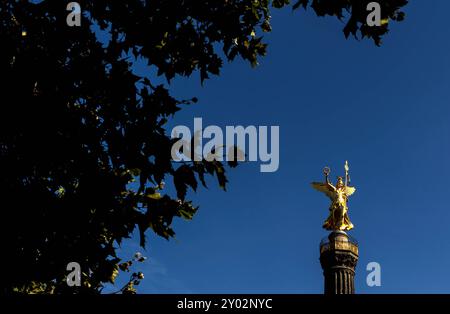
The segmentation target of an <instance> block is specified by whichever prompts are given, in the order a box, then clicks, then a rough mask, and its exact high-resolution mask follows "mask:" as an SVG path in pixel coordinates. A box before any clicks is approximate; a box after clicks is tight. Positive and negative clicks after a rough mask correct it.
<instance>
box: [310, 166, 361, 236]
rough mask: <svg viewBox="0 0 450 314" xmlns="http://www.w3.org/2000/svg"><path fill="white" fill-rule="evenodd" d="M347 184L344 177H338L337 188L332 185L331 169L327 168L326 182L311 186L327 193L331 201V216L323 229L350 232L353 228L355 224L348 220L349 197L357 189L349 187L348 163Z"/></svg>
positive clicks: (325, 173)
mask: <svg viewBox="0 0 450 314" xmlns="http://www.w3.org/2000/svg"><path fill="white" fill-rule="evenodd" d="M344 169H345V182H344V181H343V179H342V177H338V179H337V183H336V186H334V185H333V184H331V183H330V180H329V179H328V175H329V174H330V168H328V167H325V168H324V169H323V174H324V175H325V182H324V183H321V182H313V183H311V185H312V186H313V188H315V189H316V190H318V191H320V192H323V193H325V194H326V195H327V196H328V197H329V198H330V199H331V205H330V215H329V216H328V218H327V220H325V223H324V224H323V227H324V228H325V229H327V230H341V231H345V230H350V229H352V228H353V224H352V223H351V222H350V219H349V218H348V214H347V212H348V206H347V201H348V197H349V196H350V195H352V194H353V193H355V191H356V188H354V187H351V186H348V184H350V176H349V174H348V170H349V167H348V162H347V161H346V162H345V166H344Z"/></svg>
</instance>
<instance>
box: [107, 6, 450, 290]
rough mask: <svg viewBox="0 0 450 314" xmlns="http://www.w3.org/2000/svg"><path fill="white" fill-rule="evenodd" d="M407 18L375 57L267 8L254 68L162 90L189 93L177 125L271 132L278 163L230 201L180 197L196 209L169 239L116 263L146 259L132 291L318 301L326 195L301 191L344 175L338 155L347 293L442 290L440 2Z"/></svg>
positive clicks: (334, 27) (444, 110)
mask: <svg viewBox="0 0 450 314" xmlns="http://www.w3.org/2000/svg"><path fill="white" fill-rule="evenodd" d="M431 3H432V5H431ZM405 11H406V13H407V18H406V20H405V21H404V22H402V23H397V24H393V25H391V31H390V33H389V34H388V35H387V36H385V38H384V44H383V46H382V47H381V48H378V47H376V46H375V45H374V44H373V43H372V42H371V41H368V40H365V41H362V42H357V41H355V40H353V39H349V40H346V39H345V38H344V36H343V34H342V28H343V26H344V25H343V24H342V23H341V22H339V21H337V20H335V19H333V18H318V17H316V16H315V15H314V14H313V13H312V12H311V11H308V12H306V13H305V12H304V11H298V12H295V13H292V12H291V11H290V9H285V10H282V11H273V14H272V15H273V20H272V26H273V32H272V33H271V34H270V35H268V36H267V37H266V38H267V40H266V41H267V42H268V43H269V49H268V56H267V57H265V58H263V59H262V60H261V61H260V66H259V67H258V68H256V69H252V68H251V67H250V66H249V65H248V64H247V63H245V62H242V61H237V62H234V63H231V64H226V65H225V66H224V68H223V70H222V74H221V76H220V77H215V78H213V79H211V80H209V81H207V82H206V83H205V85H204V86H203V87H201V86H200V82H199V80H198V78H197V77H193V78H191V79H183V80H181V79H180V80H176V81H175V82H174V83H173V84H172V87H171V88H172V90H173V92H174V93H175V95H177V96H179V97H181V98H190V97H193V96H197V97H198V98H199V103H197V104H195V105H192V106H189V107H186V108H185V109H184V110H182V111H181V112H180V113H179V114H178V115H177V117H176V120H175V121H174V123H177V124H184V125H187V126H190V127H191V128H193V118H194V117H202V118H203V124H204V125H213V124H214V125H219V126H222V127H225V126H226V125H244V126H247V125H255V126H259V125H268V126H270V125H279V126H280V167H279V170H278V171H277V172H274V173H261V172H259V164H258V163H247V164H243V165H241V166H239V167H238V168H236V169H232V170H230V171H229V172H228V176H229V180H230V183H229V185H228V191H227V192H223V191H221V190H220V189H219V188H218V186H217V184H215V182H214V181H212V180H210V184H209V189H200V190H198V192H197V193H190V197H191V198H192V199H193V200H194V201H195V203H196V204H198V205H200V210H199V211H198V213H197V215H196V216H195V217H194V219H193V220H192V221H190V222H186V221H183V220H177V221H176V222H175V231H176V239H174V240H171V241H169V242H168V241H166V240H164V239H162V238H157V237H156V236H154V235H152V234H150V233H148V248H147V251H143V250H142V249H139V248H138V242H137V238H134V239H131V240H130V241H127V242H125V244H124V245H123V248H122V249H121V254H122V255H123V256H124V257H125V256H130V255H132V254H133V253H134V252H135V251H138V250H139V251H141V252H143V253H144V255H146V256H148V258H149V259H148V260H147V262H146V263H145V264H143V265H141V266H139V270H142V271H143V272H144V273H145V276H146V279H145V280H144V281H143V283H142V284H141V286H140V287H139V292H140V293H322V292H323V276H322V270H321V267H320V263H319V242H320V240H321V239H322V238H323V237H325V236H326V235H327V232H326V231H325V230H323V229H322V228H321V226H322V223H323V221H324V220H325V219H326V217H327V214H328V200H327V198H326V197H324V196H323V195H321V194H320V193H318V192H316V191H314V190H313V189H312V188H311V187H310V182H311V181H317V180H322V178H323V177H322V168H323V167H324V166H326V165H327V166H330V167H331V169H332V178H333V180H334V179H335V176H337V175H342V174H343V164H344V161H345V160H349V163H350V168H351V169H350V171H351V176H352V184H354V185H355V186H356V188H357V191H356V193H355V194H354V195H353V196H352V197H351V199H350V202H349V208H350V211H349V215H350V219H351V220H352V222H353V224H354V225H355V229H354V230H352V231H350V232H349V234H350V235H352V236H353V237H355V238H357V239H358V241H359V246H360V257H359V263H358V267H357V274H356V279H355V285H356V291H357V293H450V284H449V280H450V268H449V265H450V240H449V239H450V228H449V222H450V208H449V205H448V204H449V203H448V197H449V196H450V186H449V184H448V183H447V181H448V177H449V175H450V170H449V167H448V164H447V163H448V160H449V157H450V141H449V134H450V132H449V131H450V130H449V125H450V124H449V121H450V106H449V100H450V95H449V87H450V77H449V74H450V58H449V55H450V27H449V26H448V25H447V24H448V23H447V20H448V14H449V13H450V3H449V2H448V1H444V0H438V1H432V2H429V1H411V3H409V5H408V6H407V7H406V9H405ZM169 131H170V130H169ZM369 262H378V263H380V265H381V284H382V285H381V287H372V288H371V287H368V286H367V285H366V276H367V274H368V271H366V265H367V264H368V263H369ZM123 279H125V278H123ZM119 282H121V281H119ZM109 290H110V289H108V291H109Z"/></svg>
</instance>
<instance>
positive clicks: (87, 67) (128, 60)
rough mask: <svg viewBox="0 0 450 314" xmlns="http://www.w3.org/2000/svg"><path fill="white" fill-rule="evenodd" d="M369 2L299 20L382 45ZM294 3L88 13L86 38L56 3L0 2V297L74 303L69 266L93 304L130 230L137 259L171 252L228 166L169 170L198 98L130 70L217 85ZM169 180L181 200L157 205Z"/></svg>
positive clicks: (395, 10) (174, 1)
mask: <svg viewBox="0 0 450 314" xmlns="http://www.w3.org/2000/svg"><path fill="white" fill-rule="evenodd" d="M366 2H367V1H365V0H364V1H357V0H321V1H319V0H313V1H312V2H311V3H310V2H309V1H307V0H302V1H299V2H297V3H296V4H295V5H294V7H299V6H300V5H303V6H304V7H307V5H308V4H309V5H310V6H311V7H312V8H313V9H314V10H315V12H316V13H317V14H318V15H319V16H323V15H332V16H336V17H338V18H340V19H343V18H344V14H343V12H344V11H347V12H350V13H351V15H350V18H349V21H348V22H347V25H346V27H345V29H344V33H345V35H346V36H348V35H349V34H353V35H356V34H357V32H358V31H359V32H360V33H361V34H362V35H363V36H366V37H370V38H372V39H373V40H374V41H375V43H377V44H379V39H380V36H381V35H383V34H384V33H386V31H387V25H384V26H383V27H381V28H370V29H369V28H367V27H366V26H365V25H364V16H365V14H366V13H364V12H363V9H362V8H363V6H364V4H365V3H366ZM405 3H406V1H404V0H390V1H384V2H383V14H384V15H385V16H386V17H389V18H390V19H392V20H401V19H402V18H403V14H402V13H401V12H399V8H400V7H401V6H403V5H404V4H405ZM288 4H290V1H288V0H284V1H280V0H274V1H269V0H225V1H223V0H204V1H198V0H152V1H142V0H129V1H108V0H95V1H94V0H86V1H83V2H82V10H83V19H82V24H81V27H68V26H67V25H66V15H67V14H68V12H67V11H66V10H65V9H66V8H65V5H66V3H64V1H60V0H47V1H26V0H18V1H2V2H0V42H1V43H2V47H1V51H0V76H1V81H2V85H1V95H2V96H3V98H2V100H3V101H2V106H1V109H0V197H1V200H2V209H3V210H2V213H3V217H2V221H3V227H2V228H0V236H1V238H2V239H4V241H3V246H2V251H3V254H2V255H3V256H4V258H2V259H1V261H0V268H1V269H3V270H4V272H3V275H2V280H1V283H0V289H1V290H0V291H2V292H4V293H11V292H24V293H65V292H68V293H72V292H73V291H74V290H73V288H69V287H67V285H66V284H65V276H66V269H65V267H66V265H67V264H68V263H69V262H71V261H76V262H78V263H80V265H81V266H82V269H83V272H82V282H83V284H82V286H81V287H79V288H78V290H76V291H77V292H85V293H98V292H99V291H101V289H102V287H103V285H104V283H106V282H114V278H115V277H116V276H117V274H118V272H119V270H120V266H119V265H123V263H121V260H120V258H119V257H118V256H117V255H116V248H117V245H120V244H121V242H122V240H123V239H125V238H128V237H129V236H130V234H131V233H132V232H133V230H134V229H135V228H136V227H138V228H139V232H140V236H141V245H142V246H145V244H146V243H145V233H146V232H147V231H148V230H152V231H153V232H155V233H156V234H158V235H160V236H162V237H164V238H166V239H169V238H170V237H173V236H174V234H175V233H174V231H173V230H172V228H171V225H172V221H173V218H174V217H181V218H184V219H191V218H192V217H193V215H194V214H195V212H196V210H197V208H196V207H195V206H193V204H192V203H191V202H190V201H188V200H186V194H187V191H188V189H192V190H196V189H197V187H198V186H197V185H198V184H197V181H198V180H199V181H200V182H201V183H202V185H204V186H205V185H206V183H205V175H212V176H216V177H217V179H218V183H219V185H220V186H221V187H222V188H224V189H225V187H226V183H227V179H226V175H225V168H224V165H223V164H222V163H220V162H217V161H213V162H207V161H201V162H200V161H199V162H197V161H196V162H191V163H185V164H182V165H179V164H174V163H173V162H172V161H171V156H170V148H171V146H172V143H173V140H172V139H170V137H169V136H168V135H167V134H166V130H165V125H166V123H167V121H168V120H169V119H170V118H171V117H173V115H174V114H175V113H176V112H177V111H178V110H180V108H181V107H182V106H183V105H189V104H192V103H194V102H196V98H192V99H185V100H179V99H175V98H174V97H172V96H171V95H170V93H169V90H168V86H167V85H157V84H153V83H152V81H154V80H152V78H151V77H142V76H138V75H136V74H135V73H133V57H135V58H143V59H144V60H146V61H147V64H148V67H149V68H154V69H156V70H157V73H158V75H160V76H163V77H165V78H166V79H167V81H168V83H170V81H171V80H172V79H173V78H174V77H176V76H181V77H189V76H191V75H192V74H193V73H199V76H200V79H201V82H203V81H204V80H206V79H208V78H209V77H210V76H211V75H219V74H220V69H221V67H222V64H223V58H225V59H226V60H228V61H232V60H234V59H235V58H236V57H241V58H243V59H244V60H247V61H248V62H249V63H250V64H251V65H253V66H255V65H257V62H258V58H259V57H260V56H263V55H265V53H266V44H265V43H264V42H263V34H264V33H265V32H269V31H270V30H271V25H270V10H271V8H272V7H274V8H281V7H284V6H286V5H288ZM100 33H106V34H107V35H108V36H107V41H106V42H104V41H100V40H99V34H100ZM233 166H234V165H233ZM170 178H173V180H174V185H175V186H176V189H177V196H176V197H175V196H171V195H168V194H167V193H165V192H164V187H163V181H164V180H167V179H170ZM133 182H135V183H134V185H133V184H132V183H133ZM135 279H136V278H133V282H134V280H135ZM131 288H132V287H131ZM131 288H130V289H129V292H133V289H134V288H133V289H131ZM127 291H128V290H127Z"/></svg>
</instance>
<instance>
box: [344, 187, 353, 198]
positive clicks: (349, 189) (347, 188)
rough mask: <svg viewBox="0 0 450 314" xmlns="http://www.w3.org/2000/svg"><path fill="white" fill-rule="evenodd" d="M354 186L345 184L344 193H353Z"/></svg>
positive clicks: (348, 194)
mask: <svg viewBox="0 0 450 314" xmlns="http://www.w3.org/2000/svg"><path fill="white" fill-rule="evenodd" d="M355 191H356V188H355V187H353V186H346V187H345V194H347V196H350V195H352V194H353V193H355Z"/></svg>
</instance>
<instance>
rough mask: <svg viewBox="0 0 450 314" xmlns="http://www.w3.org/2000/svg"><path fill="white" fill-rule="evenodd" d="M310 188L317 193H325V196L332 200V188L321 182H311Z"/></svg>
mask: <svg viewBox="0 0 450 314" xmlns="http://www.w3.org/2000/svg"><path fill="white" fill-rule="evenodd" d="M311 185H312V187H313V188H315V189H316V190H317V191H320V192H322V193H325V195H326V196H328V197H329V198H330V199H333V198H334V193H333V192H334V187H333V186H332V185H330V184H327V183H322V182H313V183H311Z"/></svg>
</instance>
